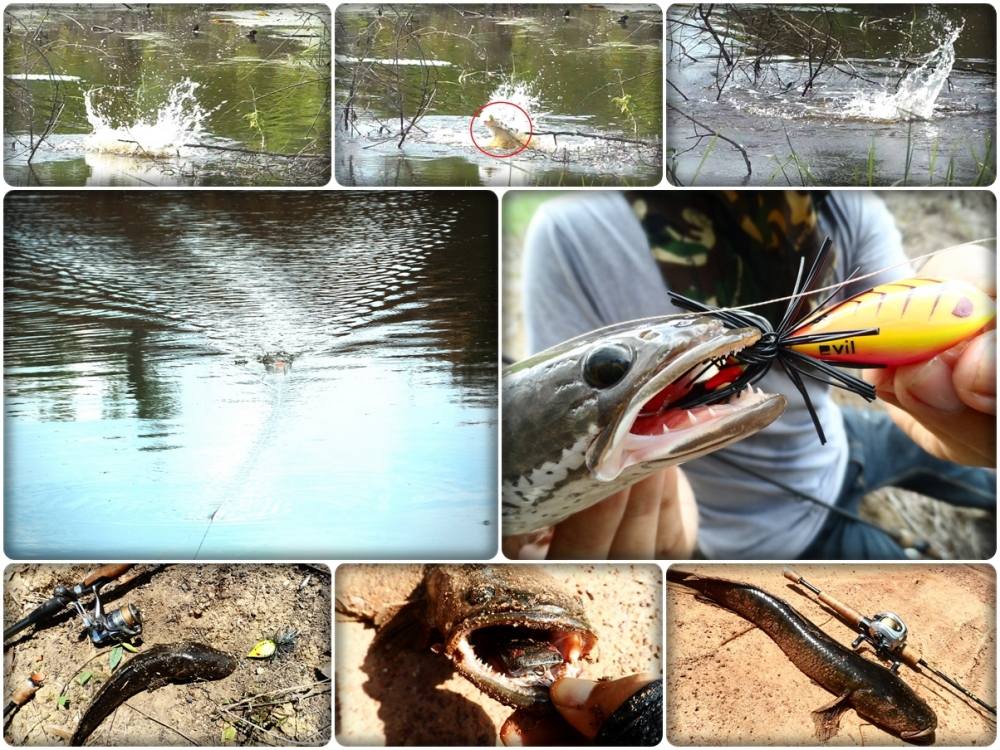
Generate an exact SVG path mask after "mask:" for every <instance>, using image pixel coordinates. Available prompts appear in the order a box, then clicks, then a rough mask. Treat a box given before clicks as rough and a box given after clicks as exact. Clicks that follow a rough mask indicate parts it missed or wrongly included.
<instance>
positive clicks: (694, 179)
mask: <svg viewBox="0 0 1000 750" xmlns="http://www.w3.org/2000/svg"><path fill="white" fill-rule="evenodd" d="M718 140H719V136H718V135H713V136H712V139H711V140H710V141H709V142H708V146H706V147H705V153H703V154H702V155H701V160H700V161H699V162H698V168H697V169H696V170H694V174H693V175H691V184H692V185H695V184H697V182H698V175H700V174H701V168H702V167H704V166H705V160H706V159H708V157H709V156H711V155H712V152H713V151H715V143H716V141H718Z"/></svg>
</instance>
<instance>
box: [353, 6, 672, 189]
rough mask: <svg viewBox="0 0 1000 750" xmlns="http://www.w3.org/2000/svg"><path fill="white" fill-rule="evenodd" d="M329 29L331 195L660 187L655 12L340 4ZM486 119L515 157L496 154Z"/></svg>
mask: <svg viewBox="0 0 1000 750" xmlns="http://www.w3.org/2000/svg"><path fill="white" fill-rule="evenodd" d="M336 24H337V33H336V39H337V42H336V44H337V47H336V55H335V58H334V59H335V63H334V71H335V76H334V77H335V81H336V84H335V89H336V102H337V107H336V112H335V131H336V138H335V164H336V167H335V174H336V178H337V181H338V182H339V183H340V184H342V185H346V186H351V185H497V186H503V185H560V184H561V185H655V184H657V183H658V182H659V181H660V178H661V173H662V147H661V146H662V144H661V137H662V34H663V14H662V12H661V11H660V9H659V8H658V7H656V6H649V5H617V4H616V5H568V6H562V5H549V6H538V5H523V6H519V5H420V6H394V5H385V6H375V5H341V6H340V7H339V8H338V10H337V15H336ZM401 109H402V113H403V116H402V123H401V120H400V110H401ZM415 115H419V117H417V119H416V122H415V124H413V125H412V127H411V123H412V122H413V119H414V116H415ZM489 117H495V118H496V119H497V120H498V121H500V122H501V123H504V124H505V125H507V126H509V127H510V128H511V129H512V130H513V131H514V132H515V133H516V134H519V135H520V136H522V137H524V138H525V139H526V137H527V135H529V134H530V135H531V139H530V143H528V144H527V145H528V148H524V149H523V150H519V152H517V153H512V151H511V150H510V149H506V150H505V149H501V148H499V147H498V146H497V145H496V144H495V142H494V141H493V138H494V135H495V134H494V133H493V132H491V130H490V129H489V128H488V127H487V126H486V124H485V121H486V120H487V119H488V118H489ZM404 132H405V138H401V135H400V134H401V133H404ZM401 141H402V143H400V142H401Z"/></svg>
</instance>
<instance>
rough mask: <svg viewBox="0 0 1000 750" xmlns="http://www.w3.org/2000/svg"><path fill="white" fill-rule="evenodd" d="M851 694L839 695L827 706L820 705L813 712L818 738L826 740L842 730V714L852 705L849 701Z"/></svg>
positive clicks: (822, 740)
mask: <svg viewBox="0 0 1000 750" xmlns="http://www.w3.org/2000/svg"><path fill="white" fill-rule="evenodd" d="M849 696H850V693H843V694H841V695H838V696H837V697H836V698H834V699H833V700H832V701H830V702H829V703H827V704H826V705H825V706H820V707H819V708H817V709H816V710H814V711H813V712H812V717H813V723H814V724H815V725H816V739H817V740H819V741H820V742H826V741H827V740H828V739H830V738H831V737H833V736H834V735H836V734H837V732H839V731H840V716H841V714H843V713H844V712H845V711H847V710H848V709H850V707H851V704H850V703H848V702H847V699H848V697H849Z"/></svg>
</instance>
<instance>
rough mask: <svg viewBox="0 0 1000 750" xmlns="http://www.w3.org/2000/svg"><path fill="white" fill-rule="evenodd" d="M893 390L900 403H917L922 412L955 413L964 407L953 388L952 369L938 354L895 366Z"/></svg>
mask: <svg viewBox="0 0 1000 750" xmlns="http://www.w3.org/2000/svg"><path fill="white" fill-rule="evenodd" d="M893 391H895V393H896V397H897V398H898V399H900V401H901V402H904V401H905V402H910V403H916V404H919V405H920V406H922V407H924V408H923V409H922V411H925V412H926V411H929V410H930V411H937V412H944V413H946V414H958V413H959V412H962V411H964V410H965V408H966V407H965V404H964V403H963V402H962V399H960V398H959V397H958V393H957V392H956V390H955V383H954V380H953V378H952V368H951V367H950V366H949V365H948V363H947V362H945V361H944V359H942V358H941V357H933V358H932V359H929V360H927V361H926V362H921V363H920V364H914V365H907V366H905V367H900V368H898V369H897V370H896V377H895V379H894V381H893ZM903 406H906V404H905V403H903Z"/></svg>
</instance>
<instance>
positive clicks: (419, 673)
mask: <svg viewBox="0 0 1000 750" xmlns="http://www.w3.org/2000/svg"><path fill="white" fill-rule="evenodd" d="M545 569H546V570H547V571H548V572H549V573H550V574H551V575H552V576H553V577H554V578H556V579H557V580H559V581H561V582H563V583H564V584H565V585H567V586H568V587H569V588H570V590H575V591H577V592H578V593H579V596H580V599H581V601H583V603H584V609H585V612H586V614H587V617H588V618H589V620H590V623H591V625H592V626H593V628H594V632H595V633H596V634H597V637H598V639H599V641H598V644H597V648H596V656H593V658H591V659H590V660H588V662H587V663H586V665H585V667H584V671H583V674H582V676H583V677H588V678H590V679H599V678H601V677H609V678H616V677H622V676H625V675H627V674H632V673H635V672H653V673H656V674H660V673H661V654H662V650H661V633H662V620H661V612H660V602H661V601H662V598H661V582H662V573H661V571H660V569H659V568H657V567H656V566H655V565H548V566H545ZM421 576H422V566H419V565H347V566H341V567H339V568H338V569H337V582H336V596H337V609H338V612H337V623H336V652H337V658H336V683H337V686H336V690H335V693H336V727H337V728H336V732H337V739H338V741H339V742H341V743H342V744H345V745H495V744H497V732H498V730H499V728H500V726H501V725H502V724H503V722H504V720H505V719H506V718H507V717H508V716H510V714H511V713H512V712H513V709H512V708H510V707H509V706H505V705H503V704H502V703H499V702H497V701H495V700H493V699H492V698H490V697H488V696H487V695H485V694H484V693H482V692H481V691H480V690H479V689H478V688H476V687H475V686H474V685H473V684H472V683H471V682H468V681H467V680H466V679H465V678H463V677H461V676H460V675H458V674H457V673H455V671H454V670H453V669H452V668H451V665H450V662H448V660H447V659H446V658H445V657H443V656H440V655H438V654H434V653H432V652H431V651H430V650H429V649H427V648H422V649H419V650H418V649H415V648H410V647H406V646H402V647H400V648H394V649H387V648H379V647H376V648H373V647H372V646H373V641H374V638H375V632H376V631H375V629H374V628H373V627H371V626H369V625H367V624H365V623H363V622H361V621H359V619H358V617H357V615H355V614H345V611H346V612H348V613H358V614H361V613H365V612H367V613H373V612H374V611H377V610H379V609H380V608H382V607H386V606H389V605H391V604H393V603H397V604H398V603H401V602H402V601H405V599H406V597H407V596H408V595H409V594H410V592H412V591H413V589H414V588H415V586H416V585H417V584H418V583H419V581H420V579H421Z"/></svg>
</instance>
